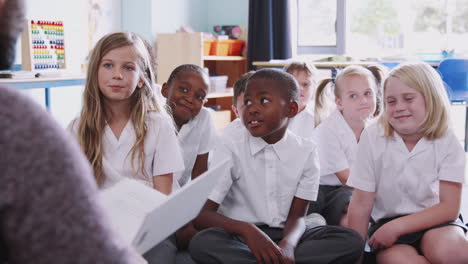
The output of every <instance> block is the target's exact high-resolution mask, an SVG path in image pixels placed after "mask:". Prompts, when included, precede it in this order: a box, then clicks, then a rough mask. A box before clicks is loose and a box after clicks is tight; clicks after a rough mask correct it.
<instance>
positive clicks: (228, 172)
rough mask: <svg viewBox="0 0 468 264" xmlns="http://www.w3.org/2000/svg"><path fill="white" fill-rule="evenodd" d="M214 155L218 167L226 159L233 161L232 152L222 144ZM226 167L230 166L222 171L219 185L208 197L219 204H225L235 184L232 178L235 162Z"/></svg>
mask: <svg viewBox="0 0 468 264" xmlns="http://www.w3.org/2000/svg"><path fill="white" fill-rule="evenodd" d="M213 154H214V155H213V160H212V164H213V165H216V164H218V163H219V162H222V161H224V160H226V159H228V160H230V161H232V152H231V151H230V150H229V149H228V148H227V147H226V146H225V145H224V144H223V143H221V142H220V143H219V144H217V145H216V148H215V149H214V151H213ZM226 166H229V168H227V169H225V170H222V174H221V175H219V179H218V183H217V184H216V186H215V187H214V189H213V190H212V191H211V193H210V195H209V196H208V199H210V200H211V201H213V202H215V203H217V204H221V203H222V202H223V200H224V198H225V197H226V195H227V194H228V193H229V190H230V189H231V186H232V184H233V182H234V181H233V178H232V170H233V162H228V163H227V165H226Z"/></svg>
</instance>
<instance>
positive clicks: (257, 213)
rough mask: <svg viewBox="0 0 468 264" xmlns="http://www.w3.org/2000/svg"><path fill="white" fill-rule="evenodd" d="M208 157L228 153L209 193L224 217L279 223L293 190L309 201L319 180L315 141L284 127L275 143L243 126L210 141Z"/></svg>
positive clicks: (274, 225)
mask: <svg viewBox="0 0 468 264" xmlns="http://www.w3.org/2000/svg"><path fill="white" fill-rule="evenodd" d="M214 152H215V154H214V159H213V163H214V164H216V162H220V161H222V160H225V159H229V160H231V161H232V163H231V164H230V165H229V166H230V168H229V170H226V171H229V172H230V173H226V174H223V175H220V180H219V182H218V185H217V186H216V187H215V189H214V190H213V191H212V193H211V194H210V196H209V199H210V200H212V201H214V202H216V203H218V204H220V207H219V212H220V213H221V214H223V215H225V216H227V217H229V218H232V219H236V220H240V221H245V222H249V223H254V224H267V225H269V226H270V227H284V223H285V221H286V218H287V216H288V212H289V209H290V207H291V202H292V200H293V198H294V196H296V197H298V198H301V199H304V200H309V201H314V200H316V198H317V192H318V184H319V168H318V166H319V162H318V155H317V150H316V146H315V143H313V142H312V141H309V140H305V139H303V138H301V137H299V136H296V135H294V134H293V133H292V132H290V131H287V132H286V134H285V136H284V137H283V138H282V139H281V140H280V141H278V142H277V143H275V144H272V145H270V144H268V143H266V142H265V141H264V140H263V139H262V138H259V137H252V136H251V135H250V133H249V132H248V131H247V130H246V129H244V130H242V132H241V133H239V136H238V137H237V138H235V139H234V140H225V141H224V142H223V144H220V145H218V146H217V147H216V149H215V151H214Z"/></svg>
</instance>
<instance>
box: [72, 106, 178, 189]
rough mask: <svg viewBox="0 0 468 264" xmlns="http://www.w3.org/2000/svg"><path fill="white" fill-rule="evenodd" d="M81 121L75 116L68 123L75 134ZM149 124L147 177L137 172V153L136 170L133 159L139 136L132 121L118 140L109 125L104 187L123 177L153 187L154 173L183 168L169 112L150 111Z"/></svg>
mask: <svg viewBox="0 0 468 264" xmlns="http://www.w3.org/2000/svg"><path fill="white" fill-rule="evenodd" d="M78 124H79V119H75V120H74V121H72V122H71V123H70V125H69V127H68V129H69V130H70V131H71V132H72V133H73V135H74V136H75V137H76V136H77V134H78ZM147 127H148V131H147V134H146V137H145V146H144V150H145V159H144V164H145V165H144V170H145V172H146V174H147V175H148V177H145V176H144V175H143V174H142V173H141V172H138V173H136V174H135V170H137V169H138V167H139V166H138V156H137V157H135V161H134V163H133V167H134V168H135V170H134V169H133V168H132V163H131V161H130V160H131V148H132V147H133V144H134V143H135V139H136V135H135V130H134V128H133V124H132V122H131V121H130V120H129V121H128V123H127V124H126V125H125V128H124V129H123V131H122V133H121V135H120V138H119V140H117V138H116V137H115V135H114V133H113V132H112V129H111V128H110V127H109V126H107V125H106V127H105V128H104V134H103V139H102V147H103V155H102V163H103V172H104V175H106V180H105V182H104V183H103V186H102V188H107V187H109V186H111V185H113V184H115V183H116V182H118V181H119V180H121V179H122V178H123V177H127V178H132V179H136V180H139V181H141V182H143V183H144V184H146V185H148V186H150V187H154V186H153V179H152V178H153V176H156V175H162V174H167V173H176V172H179V171H182V170H183V169H184V161H183V158H182V154H181V150H180V147H179V143H178V141H177V136H176V134H175V128H174V126H173V124H172V120H171V118H170V116H168V115H163V114H161V113H155V112H151V113H149V114H148V120H147Z"/></svg>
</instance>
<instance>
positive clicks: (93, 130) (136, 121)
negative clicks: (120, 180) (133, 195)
mask: <svg viewBox="0 0 468 264" xmlns="http://www.w3.org/2000/svg"><path fill="white" fill-rule="evenodd" d="M125 46H129V47H131V48H132V49H133V50H134V51H135V53H136V54H137V55H138V59H139V60H138V62H137V67H139V69H140V72H141V76H140V78H141V80H142V81H143V82H144V85H143V87H142V88H140V89H136V90H135V92H134V93H133V94H132V96H131V100H130V109H131V110H130V111H131V113H130V120H131V122H132V124H133V127H134V129H135V134H136V141H135V144H134V145H133V147H132V149H131V160H132V161H133V160H135V157H138V169H137V170H135V168H133V169H134V170H135V171H141V172H142V173H143V175H146V173H145V171H144V157H145V153H144V140H145V136H146V133H147V129H148V128H147V124H146V119H147V115H148V113H149V112H164V111H165V109H164V108H163V107H161V103H160V102H158V100H157V99H156V97H155V93H154V91H153V87H154V84H155V75H154V73H153V71H154V70H153V66H152V62H151V56H150V54H149V50H148V47H146V46H145V43H144V40H143V38H142V37H140V36H138V35H137V34H135V33H130V32H117V33H111V34H108V35H106V36H104V37H103V38H101V39H100V40H99V41H98V43H97V44H96V46H95V47H94V49H93V50H92V51H91V54H90V59H89V67H88V74H87V77H86V86H85V90H84V92H83V109H82V110H81V116H80V119H79V120H80V121H79V124H78V142H79V144H80V145H81V148H82V149H83V152H84V153H85V155H86V157H87V158H88V159H89V161H90V163H91V165H92V167H93V170H94V177H95V178H96V182H97V183H98V185H102V184H103V183H104V180H105V178H106V176H105V175H104V172H103V165H102V155H103V151H102V137H103V133H104V128H105V126H106V118H107V117H106V111H105V102H104V95H103V94H102V93H101V91H100V89H99V85H98V75H97V72H98V70H99V65H100V63H101V60H102V58H103V57H104V56H105V55H106V54H107V53H108V52H109V51H111V50H114V49H116V48H121V47H125ZM132 166H133V162H132Z"/></svg>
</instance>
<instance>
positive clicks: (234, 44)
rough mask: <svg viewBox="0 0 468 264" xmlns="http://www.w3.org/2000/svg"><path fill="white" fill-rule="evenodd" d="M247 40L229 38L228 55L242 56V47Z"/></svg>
mask: <svg viewBox="0 0 468 264" xmlns="http://www.w3.org/2000/svg"><path fill="white" fill-rule="evenodd" d="M244 43H245V41H243V40H237V39H230V40H229V51H228V56H240V55H242V48H244Z"/></svg>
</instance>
